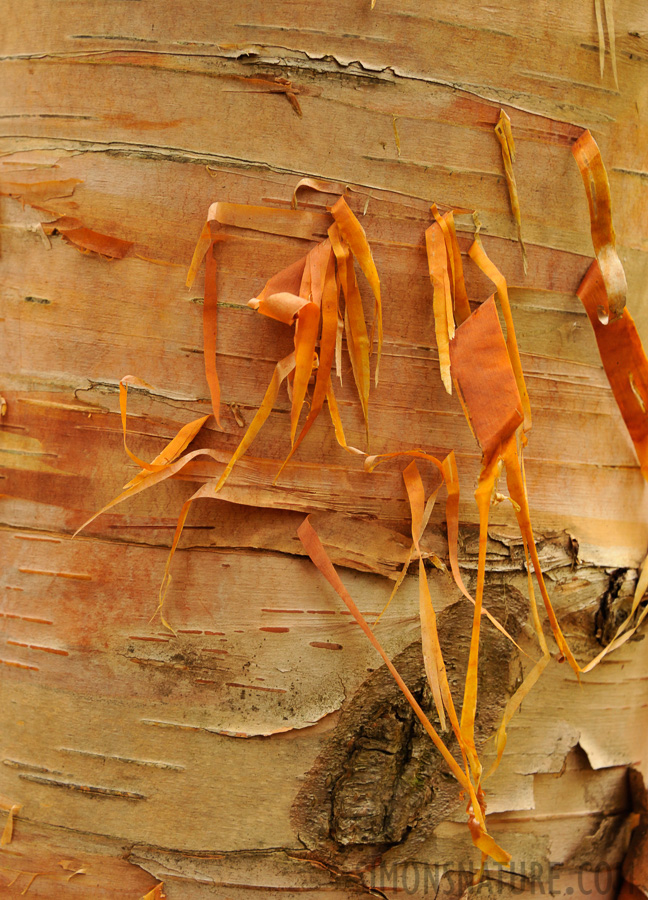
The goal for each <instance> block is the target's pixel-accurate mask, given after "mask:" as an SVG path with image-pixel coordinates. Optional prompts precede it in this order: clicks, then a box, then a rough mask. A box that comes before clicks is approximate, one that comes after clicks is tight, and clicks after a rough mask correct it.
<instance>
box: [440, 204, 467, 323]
mask: <svg viewBox="0 0 648 900" xmlns="http://www.w3.org/2000/svg"><path fill="white" fill-rule="evenodd" d="M437 221H439V220H438V219H437ZM441 221H442V222H444V223H445V226H446V229H447V231H445V230H444V236H445V237H446V248H447V251H448V259H449V260H450V265H451V268H452V271H453V294H452V297H453V301H454V315H455V319H456V321H457V324H458V325H461V323H462V322H465V321H466V319H467V318H469V316H470V303H469V302H468V294H467V293H466V284H465V282H464V274H463V263H462V261H461V250H460V249H459V242H458V241H457V232H456V229H455V223H454V213H453V212H452V210H450V212H447V213H445V215H444V216H442V217H441ZM439 224H441V222H439ZM441 227H442V228H443V225H442V226H441Z"/></svg>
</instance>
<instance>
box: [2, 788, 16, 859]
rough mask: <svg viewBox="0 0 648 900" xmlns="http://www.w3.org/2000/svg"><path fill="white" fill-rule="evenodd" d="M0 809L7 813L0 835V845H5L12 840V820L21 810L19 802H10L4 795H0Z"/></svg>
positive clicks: (13, 820)
mask: <svg viewBox="0 0 648 900" xmlns="http://www.w3.org/2000/svg"><path fill="white" fill-rule="evenodd" d="M0 809H4V810H6V811H7V813H8V815H7V820H6V822H5V824H4V828H3V829H2V835H1V836H0V847H6V846H7V844H10V843H11V841H12V840H13V832H14V822H15V819H16V816H17V815H18V813H19V812H20V810H21V806H20V804H19V803H12V802H11V801H10V800H7V799H6V798H5V797H0Z"/></svg>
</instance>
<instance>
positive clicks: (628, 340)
mask: <svg viewBox="0 0 648 900" xmlns="http://www.w3.org/2000/svg"><path fill="white" fill-rule="evenodd" d="M577 293H578V296H579V297H580V300H581V303H582V304H583V306H584V307H585V311H586V312H587V316H588V318H589V320H590V324H591V326H592V328H593V329H594V336H595V337H596V342H597V344H598V349H599V353H600V355H601V362H602V363H603V368H604V369H605V374H606V375H607V378H608V381H609V382H610V387H611V388H612V393H613V394H614V399H615V400H616V402H617V406H618V407H619V410H620V411H621V415H622V416H623V421H624V422H625V424H626V427H627V429H628V432H629V433H630V437H631V438H632V442H633V444H634V446H635V451H636V453H637V458H638V459H639V464H640V465H641V472H642V475H643V476H644V478H645V479H646V480H648V413H647V409H648V359H647V358H646V353H645V351H644V348H643V346H642V344H641V339H640V338H639V334H638V332H637V328H636V325H635V323H634V320H633V318H632V316H631V315H630V313H629V312H628V309H627V308H626V307H624V308H623V310H622V312H621V315H620V316H619V317H618V318H615V319H613V320H612V321H610V322H608V324H607V325H604V324H603V323H602V322H601V317H600V315H599V310H600V309H602V308H605V307H606V306H607V304H608V294H607V292H606V289H605V281H604V278H603V274H602V272H601V268H600V265H599V263H598V262H597V261H596V260H594V262H593V263H592V265H591V266H590V267H589V269H588V270H587V274H586V275H585V277H584V278H583V280H582V282H581V284H580V287H579V288H578V291H577Z"/></svg>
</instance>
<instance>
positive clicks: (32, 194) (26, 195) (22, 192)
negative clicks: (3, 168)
mask: <svg viewBox="0 0 648 900" xmlns="http://www.w3.org/2000/svg"><path fill="white" fill-rule="evenodd" d="M10 173H11V170H9V172H7V174H6V175H5V174H2V173H0V195H2V196H5V197H15V198H16V199H18V200H20V201H21V202H22V203H23V204H25V203H26V204H27V205H29V206H31V205H32V204H34V203H45V202H46V201H47V200H54V199H58V198H61V197H70V196H71V195H72V194H73V193H74V189H75V187H76V186H77V184H83V179H81V178H61V179H56V178H53V179H50V180H48V181H31V180H30V179H29V178H27V179H25V178H24V176H22V178H21V180H20V181H18V180H17V179H16V178H15V175H16V174H17V173H15V172H14V173H11V174H10ZM12 174H13V175H14V177H12Z"/></svg>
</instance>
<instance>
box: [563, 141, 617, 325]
mask: <svg viewBox="0 0 648 900" xmlns="http://www.w3.org/2000/svg"><path fill="white" fill-rule="evenodd" d="M572 153H573V154H574V158H575V160H576V163H577V164H578V168H579V169H580V173H581V176H582V178H583V184H584V185H585V193H586V194H587V202H588V204H589V213H590V225H591V229H592V243H593V244H594V252H595V254H596V259H597V260H598V264H599V267H600V269H601V275H602V276H603V282H604V283H605V290H606V293H607V302H606V303H604V304H603V305H602V306H601V308H600V309H599V310H598V317H599V319H600V320H601V322H602V323H603V324H607V322H608V319H609V318H611V319H617V318H618V317H619V316H620V315H621V313H622V311H623V308H624V306H625V304H626V294H627V292H628V285H627V283H626V277H625V272H624V271H623V266H622V265H621V260H620V259H619V255H618V253H617V251H616V237H615V233H614V225H613V224H612V198H611V196H610V182H609V181H608V176H607V172H606V170H605V166H604V165H603V159H602V157H601V151H600V150H599V148H598V144H597V143H596V141H595V140H594V138H593V137H592V135H591V134H590V132H589V131H584V132H583V134H582V135H581V136H580V137H579V138H578V140H577V141H576V143H575V144H574V145H573V147H572Z"/></svg>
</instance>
